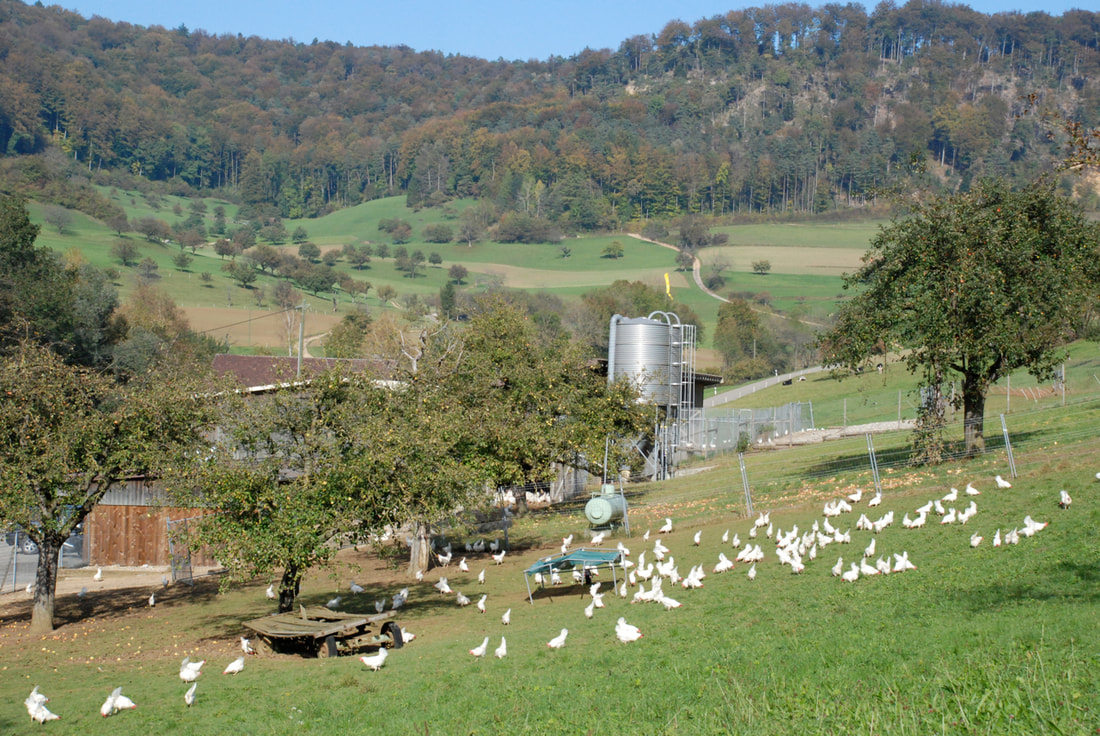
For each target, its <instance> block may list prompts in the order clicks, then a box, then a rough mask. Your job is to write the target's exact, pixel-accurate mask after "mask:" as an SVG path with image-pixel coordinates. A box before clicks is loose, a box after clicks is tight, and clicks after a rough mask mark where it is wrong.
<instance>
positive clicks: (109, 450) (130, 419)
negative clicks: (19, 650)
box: [0, 341, 210, 632]
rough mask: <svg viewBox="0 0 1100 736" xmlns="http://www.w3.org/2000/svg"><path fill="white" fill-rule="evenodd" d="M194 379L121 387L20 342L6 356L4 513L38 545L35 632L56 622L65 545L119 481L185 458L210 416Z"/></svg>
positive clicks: (1, 462)
mask: <svg viewBox="0 0 1100 736" xmlns="http://www.w3.org/2000/svg"><path fill="white" fill-rule="evenodd" d="M205 395H206V394H204V393H203V392H200V391H198V390H196V388H195V387H194V385H193V384H192V382H187V381H183V380H181V379H177V380H174V381H172V382H171V385H169V383H168V382H150V383H148V384H145V385H141V386H137V385H136V384H135V385H127V386H123V385H120V384H118V383H116V382H115V381H114V380H113V379H112V378H111V377H110V376H109V375H105V374H103V373H99V372H96V371H93V370H90V369H87V368H83V367H79V366H72V365H67V364H66V363H64V362H63V361H62V360H61V358H60V357H59V356H58V355H56V354H55V353H54V352H53V351H51V350H49V349H48V348H46V347H43V346H39V345H36V344H34V343H33V342H30V341H23V342H20V343H19V344H18V345H17V346H16V347H15V349H14V350H13V351H12V352H11V354H10V355H7V356H5V357H4V358H3V359H2V360H0V487H3V489H4V492H3V493H0V519H3V520H4V521H6V522H11V523H15V524H19V525H20V526H22V527H23V529H24V531H25V533H26V534H27V535H28V536H29V537H30V538H31V539H32V540H33V541H34V542H36V543H37V544H38V547H39V556H38V571H37V576H36V579H35V591H34V608H33V612H32V617H31V629H32V631H37V632H44V631H50V630H51V629H52V628H53V608H54V591H55V588H56V583H57V563H58V553H59V552H60V551H61V545H62V544H63V543H64V542H65V540H66V539H67V538H68V537H69V536H70V535H71V534H72V533H73V531H74V530H75V529H76V528H77V525H79V524H80V523H82V522H83V521H84V519H85V517H87V515H88V514H89V513H90V512H91V510H92V508H93V507H94V506H95V505H96V504H97V503H99V500H100V499H101V498H102V497H103V494H105V493H106V492H107V490H108V489H109V488H110V487H111V486H112V485H114V484H116V483H119V482H122V481H124V480H125V479H127V478H129V477H131V476H136V475H153V476H156V475H160V474H162V473H170V472H172V471H171V468H173V467H179V463H180V462H181V460H182V457H181V453H182V452H183V451H185V450H187V449H189V448H191V447H193V446H194V445H195V443H197V442H198V441H199V440H200V439H201V436H200V433H201V432H202V430H203V429H204V428H205V427H207V426H208V420H209V419H210V415H209V414H207V404H206V402H205V400H204V399H203V396H205Z"/></svg>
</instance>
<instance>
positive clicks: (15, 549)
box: [0, 528, 88, 593]
mask: <svg viewBox="0 0 1100 736" xmlns="http://www.w3.org/2000/svg"><path fill="white" fill-rule="evenodd" d="M87 564H88V559H87V556H86V553H85V549H84V535H83V534H74V535H73V536H71V537H69V538H68V539H67V540H65V543H64V544H63V545H62V547H61V553H60V555H59V556H58V566H59V567H60V568H61V569H65V568H76V567H86V566H87ZM37 571H38V545H37V544H35V542H34V540H33V539H31V538H30V536H29V535H28V534H27V533H26V532H24V531H23V530H21V529H18V528H14V529H9V530H7V531H5V532H4V533H3V536H2V538H0V593H12V592H15V591H19V590H28V586H30V585H32V584H33V583H34V580H35V576H36V575H37Z"/></svg>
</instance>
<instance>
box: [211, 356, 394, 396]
mask: <svg viewBox="0 0 1100 736" xmlns="http://www.w3.org/2000/svg"><path fill="white" fill-rule="evenodd" d="M381 365H382V364H381V363H380V362H378V361H372V360H363V359H347V358H302V375H301V380H309V379H310V378H313V377H314V376H317V375H319V374H321V373H324V372H325V371H327V370H331V369H332V368H335V367H337V366H343V367H345V368H348V369H350V370H352V371H356V372H360V371H365V370H367V369H368V368H379V367H380V366H381ZM213 367H214V370H215V371H217V372H218V373H219V374H221V375H228V376H231V377H233V379H234V380H236V382H237V383H238V385H240V386H241V387H242V388H256V387H259V386H272V385H275V384H280V383H285V382H287V381H296V380H299V377H298V358H296V357H289V356H286V355H231V354H229V353H219V354H217V355H215V356H214V364H213Z"/></svg>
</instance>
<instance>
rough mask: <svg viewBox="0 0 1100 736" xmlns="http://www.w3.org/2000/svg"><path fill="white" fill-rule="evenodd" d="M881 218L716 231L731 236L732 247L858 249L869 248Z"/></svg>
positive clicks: (771, 225)
mask: <svg viewBox="0 0 1100 736" xmlns="http://www.w3.org/2000/svg"><path fill="white" fill-rule="evenodd" d="M883 224H886V223H885V222H883V221H878V220H866V221H859V222H845V223H783V224H766V225H729V226H724V227H716V228H714V232H719V233H725V234H726V235H728V236H729V244H730V245H731V246H767V247H775V246H778V247H801V248H854V249H856V250H858V251H861V252H862V251H865V250H867V248H868V247H870V244H871V239H872V238H873V237H874V236H875V235H877V234H878V232H879V229H880V226H881V225H883Z"/></svg>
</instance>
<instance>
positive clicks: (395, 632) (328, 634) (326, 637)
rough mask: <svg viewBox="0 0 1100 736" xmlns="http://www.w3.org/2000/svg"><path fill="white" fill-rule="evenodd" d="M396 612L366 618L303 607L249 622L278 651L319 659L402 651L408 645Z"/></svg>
mask: <svg viewBox="0 0 1100 736" xmlns="http://www.w3.org/2000/svg"><path fill="white" fill-rule="evenodd" d="M392 618H393V611H386V612H385V613H380V614H375V615H373V616H365V615H363V614H359V613H343V612H341V611H332V610H330V609H328V608H325V607H323V606H309V607H306V606H299V608H298V612H297V613H290V612H288V613H278V614H275V615H273V616H264V617H263V618H256V619H252V620H251V621H245V622H244V626H245V627H246V628H249V629H251V630H252V631H255V632H256V633H257V634H259V635H260V637H261V638H262V639H263V641H264V642H265V643H266V644H267V645H268V646H270V647H271V648H272V649H273V650H275V651H292V650H296V649H297V650H303V651H304V652H305V653H306V654H315V655H316V656H319V657H326V656H332V657H334V656H337V655H339V654H350V653H352V652H354V651H355V650H357V649H361V648H365V647H372V646H373V647H389V648H394V649H399V648H401V646H402V645H403V644H404V642H403V641H402V639H401V627H399V626H398V625H397V622H396V621H393V620H392Z"/></svg>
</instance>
